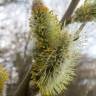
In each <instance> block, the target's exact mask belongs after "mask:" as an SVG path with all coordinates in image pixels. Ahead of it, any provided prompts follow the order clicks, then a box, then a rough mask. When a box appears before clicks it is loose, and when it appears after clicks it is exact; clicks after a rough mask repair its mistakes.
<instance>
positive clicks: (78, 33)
mask: <svg viewBox="0 0 96 96" xmlns="http://www.w3.org/2000/svg"><path fill="white" fill-rule="evenodd" d="M85 25H86V22H84V23H82V24H81V26H80V27H79V29H78V30H77V31H76V33H75V37H74V40H73V41H76V40H78V39H79V35H80V32H81V31H82V30H83V28H84V27H85Z"/></svg>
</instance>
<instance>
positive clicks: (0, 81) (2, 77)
mask: <svg viewBox="0 0 96 96" xmlns="http://www.w3.org/2000/svg"><path fill="white" fill-rule="evenodd" d="M7 80H8V72H7V71H6V70H5V69H4V67H3V66H2V65H0V96H2V92H3V90H4V85H5V82H6V81H7Z"/></svg>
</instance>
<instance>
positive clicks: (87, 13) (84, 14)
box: [74, 1, 96, 22]
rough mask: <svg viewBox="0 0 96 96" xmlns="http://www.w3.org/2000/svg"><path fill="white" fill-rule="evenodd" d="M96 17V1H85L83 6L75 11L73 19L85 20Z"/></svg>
mask: <svg viewBox="0 0 96 96" xmlns="http://www.w3.org/2000/svg"><path fill="white" fill-rule="evenodd" d="M95 19H96V3H88V2H87V1H86V2H85V4H84V5H83V6H81V7H80V8H78V9H77V11H76V12H75V18H74V21H79V22H87V21H92V20H95Z"/></svg>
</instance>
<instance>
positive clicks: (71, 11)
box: [60, 0, 80, 29]
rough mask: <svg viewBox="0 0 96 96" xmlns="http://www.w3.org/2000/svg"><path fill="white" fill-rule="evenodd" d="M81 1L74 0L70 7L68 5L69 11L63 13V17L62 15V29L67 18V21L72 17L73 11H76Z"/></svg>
mask: <svg viewBox="0 0 96 96" xmlns="http://www.w3.org/2000/svg"><path fill="white" fill-rule="evenodd" d="M79 1H80V0H72V1H71V3H70V5H69V7H68V9H67V11H66V12H65V14H64V15H63V17H62V19H61V21H60V23H61V29H62V28H63V26H64V22H65V20H66V21H67V20H68V21H69V19H70V18H71V15H72V14H73V12H74V10H75V8H76V6H77V5H78V3H79Z"/></svg>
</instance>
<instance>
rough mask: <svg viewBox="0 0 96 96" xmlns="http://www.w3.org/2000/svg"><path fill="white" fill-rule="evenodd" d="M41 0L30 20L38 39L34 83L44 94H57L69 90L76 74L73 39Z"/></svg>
mask: <svg viewBox="0 0 96 96" xmlns="http://www.w3.org/2000/svg"><path fill="white" fill-rule="evenodd" d="M37 1H38V0H37ZM37 1H34V4H33V9H32V16H33V17H31V19H30V28H31V31H32V32H33V34H34V36H35V37H36V39H37V41H36V46H35V48H34V50H33V56H34V63H33V65H32V81H31V82H32V84H36V85H37V87H38V88H39V89H40V92H41V94H42V96H55V95H57V94H59V93H60V92H62V91H64V90H65V89H66V86H67V85H68V84H70V81H72V80H73V76H74V75H75V74H74V67H75V61H74V55H73V38H72V36H71V35H70V34H69V33H68V32H66V31H64V32H61V30H60V28H61V27H60V24H59V21H58V20H57V18H56V16H54V15H53V13H52V12H49V10H48V8H47V7H45V6H44V5H43V4H42V2H37ZM75 57H76V56H75Z"/></svg>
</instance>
